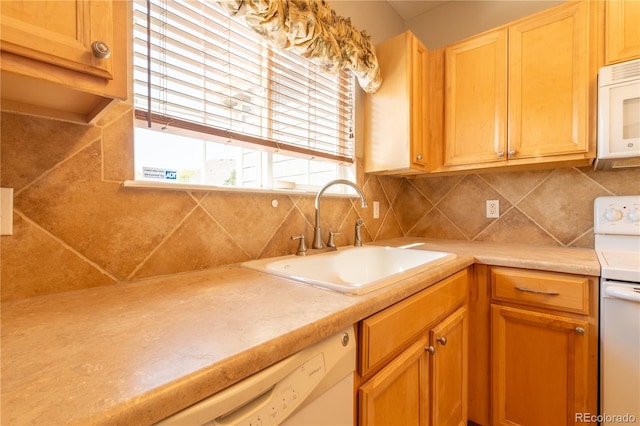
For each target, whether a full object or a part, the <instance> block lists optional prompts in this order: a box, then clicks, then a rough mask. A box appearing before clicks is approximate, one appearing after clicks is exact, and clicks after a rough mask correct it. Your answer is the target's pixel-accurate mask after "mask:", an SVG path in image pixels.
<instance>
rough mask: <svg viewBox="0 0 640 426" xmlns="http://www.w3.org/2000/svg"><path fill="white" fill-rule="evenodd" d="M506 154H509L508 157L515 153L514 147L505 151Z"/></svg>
mask: <svg viewBox="0 0 640 426" xmlns="http://www.w3.org/2000/svg"><path fill="white" fill-rule="evenodd" d="M507 154H509V157H511V156H514V155H516V150H515V149H510V150H509V152H507Z"/></svg>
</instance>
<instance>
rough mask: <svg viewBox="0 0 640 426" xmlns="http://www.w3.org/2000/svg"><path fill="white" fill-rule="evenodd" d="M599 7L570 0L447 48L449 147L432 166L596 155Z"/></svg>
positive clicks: (577, 161) (570, 160)
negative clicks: (439, 163) (597, 14)
mask: <svg viewBox="0 0 640 426" xmlns="http://www.w3.org/2000/svg"><path fill="white" fill-rule="evenodd" d="M596 24H597V19H596V14H595V6H592V4H591V2H588V1H569V2H567V3H563V4H561V5H558V6H556V7H553V8H550V9H547V10H545V11H542V12H539V13H536V14H534V15H531V16H529V17H526V18H523V19H521V20H518V21H515V22H512V23H510V24H509V25H506V26H504V27H501V28H498V29H496V30H492V31H489V32H486V33H483V34H480V35H478V36H475V37H472V38H470V39H467V40H463V41H461V42H458V43H455V44H452V45H450V46H448V47H447V49H446V50H445V77H444V81H445V83H444V84H445V88H446V91H445V98H444V104H445V114H444V123H445V124H444V129H445V135H444V149H443V155H442V160H441V161H442V165H441V167H440V168H439V169H438V168H435V169H433V170H434V171H457V170H473V169H486V168H490V167H502V166H526V165H531V164H537V163H555V164H558V163H560V162H564V163H566V164H571V165H574V166H579V165H588V164H590V163H591V161H592V160H593V158H594V157H595V119H591V120H590V117H591V116H593V117H595V99H596V98H595V95H596V76H597V61H596V59H597V50H596V33H595V26H596Z"/></svg>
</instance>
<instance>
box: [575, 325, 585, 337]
mask: <svg viewBox="0 0 640 426" xmlns="http://www.w3.org/2000/svg"><path fill="white" fill-rule="evenodd" d="M575 332H576V334H579V335H581V336H582V335H583V334H584V328H582V327H576V328H575Z"/></svg>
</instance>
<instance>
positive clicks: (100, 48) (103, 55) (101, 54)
mask: <svg viewBox="0 0 640 426" xmlns="http://www.w3.org/2000/svg"><path fill="white" fill-rule="evenodd" d="M91 51H92V52H93V56H95V57H96V58H98V59H107V58H108V57H109V56H111V49H110V48H109V45H108V44H107V43H105V42H104V41H100V40H98V41H94V42H93V43H92V44H91Z"/></svg>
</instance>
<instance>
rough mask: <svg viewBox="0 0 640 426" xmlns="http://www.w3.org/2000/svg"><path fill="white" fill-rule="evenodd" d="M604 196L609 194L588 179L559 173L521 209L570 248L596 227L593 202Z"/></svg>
mask: <svg viewBox="0 0 640 426" xmlns="http://www.w3.org/2000/svg"><path fill="white" fill-rule="evenodd" d="M602 195H610V194H609V193H608V192H607V191H606V190H605V189H604V188H602V187H601V186H600V185H598V184H596V183H595V182H594V181H593V180H591V179H590V178H588V177H587V176H586V175H584V174H582V173H580V172H579V171H577V170H575V169H557V170H555V171H554V172H553V174H552V175H551V176H550V177H549V178H548V179H547V180H545V181H544V182H543V183H542V185H540V186H539V187H537V188H536V189H535V190H534V191H533V192H532V193H531V194H530V195H529V196H528V197H527V198H526V199H525V200H523V201H521V202H520V203H518V208H520V209H521V210H522V211H523V212H524V213H525V214H526V215H527V216H529V217H530V218H531V219H533V220H534V221H535V222H536V223H537V224H539V225H540V226H541V227H542V228H544V229H545V230H546V231H547V232H548V233H549V234H551V235H553V236H554V237H555V238H556V239H557V240H558V241H560V242H561V243H562V244H563V245H568V244H570V243H571V242H572V241H573V240H575V239H576V238H578V237H580V236H581V235H582V234H583V233H584V232H586V231H588V230H589V229H590V228H592V227H593V200H594V199H595V198H596V197H599V196H602Z"/></svg>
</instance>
